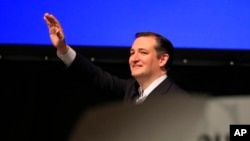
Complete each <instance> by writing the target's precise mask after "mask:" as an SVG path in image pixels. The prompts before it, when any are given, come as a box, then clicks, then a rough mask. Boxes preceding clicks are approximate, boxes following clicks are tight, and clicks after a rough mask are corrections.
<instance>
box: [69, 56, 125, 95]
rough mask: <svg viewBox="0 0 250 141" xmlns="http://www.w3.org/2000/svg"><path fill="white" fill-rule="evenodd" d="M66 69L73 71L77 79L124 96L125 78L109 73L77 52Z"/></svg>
mask: <svg viewBox="0 0 250 141" xmlns="http://www.w3.org/2000/svg"><path fill="white" fill-rule="evenodd" d="M67 71H69V72H70V73H74V76H76V77H78V79H79V78H80V79H83V80H84V81H87V82H89V83H90V84H91V85H93V86H94V87H95V88H97V89H100V90H103V91H106V92H110V93H111V94H112V95H115V96H118V97H120V98H123V97H124V94H125V89H126V85H127V84H126V83H127V82H128V81H127V80H124V79H120V78H118V77H116V76H113V75H111V74H110V73H108V72H106V71H104V70H102V69H101V68H100V67H98V66H96V65H95V64H93V63H92V62H90V61H89V60H88V59H87V58H85V57H84V56H82V55H80V54H78V53H77V54H76V58H75V60H74V61H73V63H72V64H71V65H70V66H69V67H68V68H67Z"/></svg>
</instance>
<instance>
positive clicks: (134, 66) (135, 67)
mask: <svg viewBox="0 0 250 141" xmlns="http://www.w3.org/2000/svg"><path fill="white" fill-rule="evenodd" d="M141 67H142V65H133V66H132V68H133V69H137V68H141Z"/></svg>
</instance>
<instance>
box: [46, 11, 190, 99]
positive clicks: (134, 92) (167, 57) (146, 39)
mask: <svg viewBox="0 0 250 141" xmlns="http://www.w3.org/2000/svg"><path fill="white" fill-rule="evenodd" d="M44 20H45V22H46V24H47V26H48V29H49V33H50V38H51V41H52V44H53V46H54V47H55V48H56V49H57V55H58V57H59V58H60V59H61V60H62V61H63V62H64V63H65V65H66V66H67V67H68V70H73V71H74V70H77V71H80V72H81V73H82V74H84V75H80V76H82V77H83V78H84V79H86V80H88V81H89V82H92V83H93V84H94V85H95V86H96V87H98V88H100V89H103V90H109V91H111V92H112V94H114V95H115V96H118V97H122V98H123V99H124V100H125V101H134V102H136V103H141V102H143V101H145V100H146V99H149V98H150V97H153V96H156V95H186V94H187V92H186V91H184V90H183V89H182V88H180V87H179V86H178V85H177V84H175V82H174V81H173V80H171V79H170V78H169V77H168V76H167V72H168V69H169V68H170V66H171V64H172V60H173V54H174V48H173V45H172V43H171V42H170V41H169V40H168V39H166V38H164V37H163V36H161V35H159V34H157V33H153V32H141V33H137V34H136V39H135V41H134V43H133V45H132V47H131V49H130V57H129V65H130V70H131V75H132V76H133V79H129V80H124V79H119V78H117V77H115V76H113V75H111V74H109V73H107V72H105V71H103V70H102V69H100V68H99V67H97V66H95V65H94V64H92V63H91V62H89V61H88V60H87V59H86V58H84V57H83V56H82V55H80V54H78V53H77V52H75V51H74V50H73V49H72V48H71V47H70V46H68V45H67V43H66V41H65V37H64V33H63V29H62V27H61V26H60V23H59V21H58V20H57V19H56V18H55V17H54V16H53V15H51V14H48V13H46V14H45V15H44Z"/></svg>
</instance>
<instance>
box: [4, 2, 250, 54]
mask: <svg viewBox="0 0 250 141" xmlns="http://www.w3.org/2000/svg"><path fill="white" fill-rule="evenodd" d="M0 5H1V6H0V12H1V14H0V17H1V22H0V24H1V25H0V31H1V34H0V44H1V45H6V44H7V45H9V44H10V45H13V44H14V45H15V44H18V45H23V44H24V45H27V44H28V45H39V46H40V45H42V46H43V45H45V46H47V45H51V42H50V39H49V36H48V30H47V27H46V25H45V23H44V21H43V15H44V13H46V12H49V13H52V14H53V15H55V16H56V17H57V18H58V19H59V20H60V22H61V24H62V26H63V28H64V32H65V35H66V39H67V42H68V43H69V44H70V45H73V46H82V47H84V46H93V47H94V46H98V47H102V46H103V47H104V46H111V47H130V46H131V44H132V41H133V39H134V34H135V33H136V32H140V31H154V32H158V33H160V34H162V35H164V36H166V37H167V38H169V39H170V40H171V41H172V42H173V44H174V46H175V47H176V48H185V49H226V50H235V49H236V50H250V1H249V0H89V1H87V0H83V1H79V0H25V1H23V0H1V2H0ZM34 47H35V46H34Z"/></svg>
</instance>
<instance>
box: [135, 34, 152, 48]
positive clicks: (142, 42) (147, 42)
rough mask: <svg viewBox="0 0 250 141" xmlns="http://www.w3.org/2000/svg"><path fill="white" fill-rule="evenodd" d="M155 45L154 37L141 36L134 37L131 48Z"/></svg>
mask: <svg viewBox="0 0 250 141" xmlns="http://www.w3.org/2000/svg"><path fill="white" fill-rule="evenodd" d="M155 46H156V39H155V37H153V36H142V37H138V38H136V39H135V41H134V43H133V45H132V47H131V49H138V48H145V49H154V47H155Z"/></svg>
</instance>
